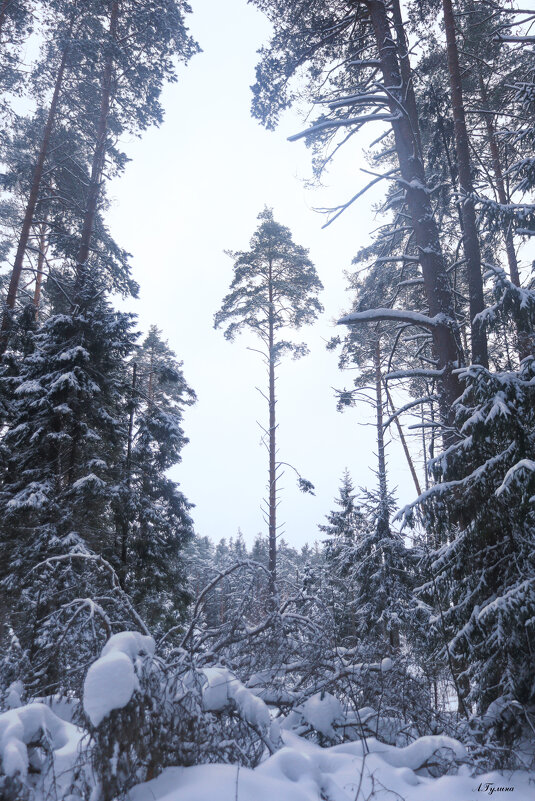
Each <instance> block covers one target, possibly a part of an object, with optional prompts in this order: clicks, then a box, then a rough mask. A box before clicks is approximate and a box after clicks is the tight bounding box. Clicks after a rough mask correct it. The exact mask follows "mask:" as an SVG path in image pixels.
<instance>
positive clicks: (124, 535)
mask: <svg viewBox="0 0 535 801" xmlns="http://www.w3.org/2000/svg"><path fill="white" fill-rule="evenodd" d="M136 388H137V362H134V365H133V367H132V386H131V390H130V414H129V417H128V439H127V444H126V465H125V472H126V489H127V499H126V509H123V512H122V520H121V575H120V581H121V586H122V588H123V589H124V588H125V584H126V570H127V564H128V534H129V529H130V526H129V519H128V514H129V505H130V484H131V477H132V439H133V434H134V413H135V403H134V398H135V396H136Z"/></svg>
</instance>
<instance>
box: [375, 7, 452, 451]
mask: <svg viewBox="0 0 535 801" xmlns="http://www.w3.org/2000/svg"><path fill="white" fill-rule="evenodd" d="M366 5H367V8H368V12H369V16H370V20H371V23H372V27H373V31H374V35H375V40H376V44H377V49H378V52H379V60H380V64H381V71H382V75H383V82H384V86H385V88H386V90H387V94H388V96H389V105H390V110H391V113H392V116H393V117H394V119H393V121H392V128H393V131H394V137H395V143H396V152H397V156H398V161H399V167H400V171H401V176H402V178H403V180H404V182H405V189H406V200H407V206H408V209H409V213H410V215H411V221H412V227H413V229H414V237H415V241H416V244H417V246H418V250H419V259H420V264H421V268H422V276H423V280H424V289H425V294H426V299H427V303H428V306H429V313H430V314H431V315H432V316H435V315H442V316H443V318H444V322H443V323H441V324H440V325H437V326H434V328H433V332H432V334H433V350H434V356H435V359H436V361H437V366H438V368H439V369H440V370H442V371H443V373H442V376H441V378H440V386H439V395H440V401H439V403H440V412H441V417H442V420H443V422H444V423H445V424H446V425H449V424H451V422H452V404H453V401H454V400H455V399H456V398H457V397H458V396H459V395H460V392H461V388H460V384H459V381H458V379H457V376H456V375H455V373H453V372H452V371H453V370H454V369H455V367H457V366H459V365H460V363H461V362H462V348H461V344H460V337H459V332H458V327H457V325H456V322H455V317H454V305H453V296H452V292H451V289H450V286H449V282H448V276H447V272H446V267H445V264H444V259H443V256H442V250H441V246H440V241H439V237H438V230H437V226H436V223H435V220H434V216H433V209H432V206H431V202H430V199H429V190H428V187H427V184H426V178H425V171H424V166H423V162H422V159H421V158H420V156H419V145H418V134H417V131H418V127H417V120H411V113H410V107H411V106H412V103H413V102H414V100H413V99H412V100H409V101H408V103H407V102H406V98H414V92H413V89H412V85H411V84H409V85H406V83H405V81H404V80H403V78H402V75H401V71H400V67H399V61H398V52H397V48H396V44H395V43H394V40H393V38H392V34H391V31H390V24H389V21H388V17H387V13H386V8H385V4H384V3H383V2H381V0H367V2H366ZM404 58H405V59H406V61H407V65H408V55H405V56H404ZM404 71H405V69H404ZM409 74H410V72H409ZM446 439H447V434H446Z"/></svg>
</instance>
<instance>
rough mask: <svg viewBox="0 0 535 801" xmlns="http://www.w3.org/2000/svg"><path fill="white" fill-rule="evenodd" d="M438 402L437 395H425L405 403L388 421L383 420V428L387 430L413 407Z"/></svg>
mask: <svg viewBox="0 0 535 801" xmlns="http://www.w3.org/2000/svg"><path fill="white" fill-rule="evenodd" d="M389 375H390V376H392V375H395V374H394V373H390V374H389ZM437 400H438V395H426V396H425V397H424V398H417V399H416V400H413V401H410V403H406V404H405V406H402V407H401V409H397V410H396V411H395V412H394V414H392V415H390V417H389V418H388V420H385V422H384V423H383V428H384V429H387V428H388V426H389V425H390V424H391V423H393V422H394V420H395V419H396V418H397V417H399V416H400V415H401V414H403V413H404V412H408V411H409V409H412V408H413V406H420V405H421V404H422V403H432V402H433V401H437Z"/></svg>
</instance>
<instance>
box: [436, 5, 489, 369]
mask: <svg viewBox="0 0 535 801" xmlns="http://www.w3.org/2000/svg"><path fill="white" fill-rule="evenodd" d="M442 7H443V11H444V25H445V29H446V51H447V57H448V73H449V79H450V92H451V106H452V112H453V130H454V137H455V152H456V154H457V166H458V170H459V187H460V190H461V201H462V205H461V209H462V218H463V247H464V255H465V258H466V267H467V274H468V295H469V306H470V330H471V340H472V361H473V362H475V363H477V364H481V365H483V366H484V367H488V366H489V356H488V351H487V337H486V334H485V330H484V328H483V327H482V326H481V325H479V323H478V321H477V320H476V316H477V315H478V314H480V312H482V311H483V309H484V308H485V301H484V298H483V278H482V275H481V252H480V248H479V232H478V229H477V223H476V212H475V207H474V199H473V194H474V187H473V184H472V170H471V164H470V147H469V142H468V131H467V130H466V119H465V113H464V100H463V88H462V80H461V69H460V66H459V51H458V49H457V38H456V34H455V18H454V15H453V7H452V3H451V0H442Z"/></svg>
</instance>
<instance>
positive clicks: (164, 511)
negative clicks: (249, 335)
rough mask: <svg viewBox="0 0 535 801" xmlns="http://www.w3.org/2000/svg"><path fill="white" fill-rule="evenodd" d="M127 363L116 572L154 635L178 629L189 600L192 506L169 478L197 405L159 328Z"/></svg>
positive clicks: (151, 333) (178, 457) (185, 441)
mask: <svg viewBox="0 0 535 801" xmlns="http://www.w3.org/2000/svg"><path fill="white" fill-rule="evenodd" d="M132 359H133V361H132V364H131V369H132V381H131V386H130V390H129V394H130V396H131V397H130V401H129V404H130V410H129V415H128V433H127V442H126V453H125V459H124V481H123V484H122V491H121V492H120V493H119V495H120V499H119V502H118V504H117V506H116V511H115V514H116V518H117V524H118V534H119V538H120V542H121V546H120V551H121V553H120V559H119V563H120V564H119V572H120V575H121V576H122V577H123V585H124V587H125V589H126V590H127V591H128V593H129V595H130V596H131V598H132V600H133V601H134V603H135V605H136V608H137V609H138V610H139V611H140V612H141V613H142V614H143V617H144V618H145V619H146V620H147V622H148V623H150V624H151V627H152V629H153V630H154V631H158V630H159V629H160V628H161V627H162V626H165V625H167V626H168V627H170V626H172V625H174V624H175V623H176V622H177V616H180V613H181V612H182V611H183V608H184V601H185V599H186V598H187V595H188V594H187V591H186V577H185V575H184V565H183V556H182V550H183V548H184V546H185V544H186V542H187V541H188V540H189V539H190V538H191V536H192V534H193V526H192V520H191V517H190V515H189V510H190V508H191V504H190V503H189V502H188V501H187V499H186V498H185V496H184V495H183V493H182V492H181V491H180V490H179V489H178V484H177V483H176V482H175V481H174V480H173V479H172V478H170V477H169V475H168V471H169V470H170V468H172V467H174V466H175V465H177V464H179V463H180V461H181V459H182V456H181V452H182V448H183V447H184V445H185V444H186V443H187V442H188V440H187V438H186V436H185V434H184V429H183V413H184V409H185V408H186V407H187V406H189V405H191V404H192V403H194V402H195V399H196V397H195V393H194V392H193V390H192V389H191V388H190V387H189V386H188V384H187V383H186V380H185V378H184V373H183V371H182V363H181V362H178V361H177V359H176V356H175V354H174V353H173V351H172V350H171V349H170V348H169V345H168V344H167V343H166V342H165V341H164V340H163V339H162V336H161V331H159V330H158V328H156V326H151V328H150V329H149V333H148V335H147V336H146V338H145V340H144V341H143V343H142V345H141V346H140V347H138V348H137V349H136V351H135V353H134V355H133V357H132ZM125 422H126V421H125Z"/></svg>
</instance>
